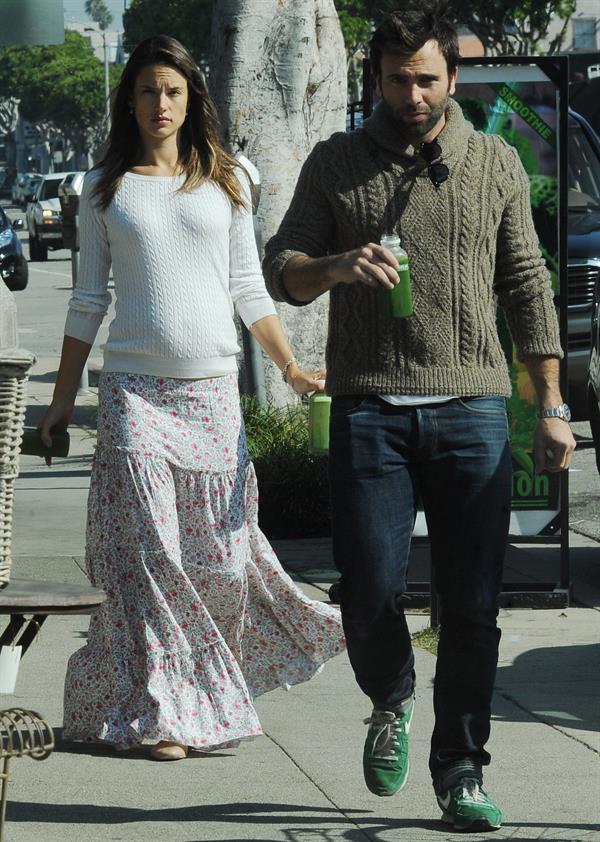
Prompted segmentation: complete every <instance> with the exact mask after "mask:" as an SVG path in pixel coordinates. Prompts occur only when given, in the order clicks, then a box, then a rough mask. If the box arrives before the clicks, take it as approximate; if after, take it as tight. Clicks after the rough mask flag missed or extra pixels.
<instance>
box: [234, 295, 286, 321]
mask: <svg viewBox="0 0 600 842" xmlns="http://www.w3.org/2000/svg"><path fill="white" fill-rule="evenodd" d="M236 309H237V311H238V314H239V317H240V319H241V320H242V321H243V322H244V324H245V325H246V327H247V328H249V327H250V325H253V324H254V322H257V321H258V320H259V319H264V318H265V316H274V315H276V314H277V310H276V309H275V305H274V304H273V300H272V299H271V298H270V297H269V296H268V295H262V296H261V297H260V298H254V299H250V300H247V299H246V300H245V301H237V302H236Z"/></svg>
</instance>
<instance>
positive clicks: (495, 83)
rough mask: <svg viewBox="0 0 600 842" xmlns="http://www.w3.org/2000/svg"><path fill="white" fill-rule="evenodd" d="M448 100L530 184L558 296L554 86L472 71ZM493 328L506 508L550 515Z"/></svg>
mask: <svg viewBox="0 0 600 842" xmlns="http://www.w3.org/2000/svg"><path fill="white" fill-rule="evenodd" d="M520 73H521V77H520ZM536 75H537V78H535V77H536ZM532 76H533V77H534V78H533V79H532ZM456 99H457V101H458V102H459V103H460V105H461V107H462V108H463V111H464V113H465V116H466V118H467V119H468V120H470V121H471V122H472V123H473V125H474V126H475V128H476V129H478V130H480V131H483V132H485V133H489V134H491V133H494V134H499V135H500V136H501V137H503V138H504V139H505V140H506V142H507V143H509V144H510V145H511V146H513V147H514V148H515V149H516V150H517V152H518V153H519V157H520V159H521V161H522V163H523V166H524V167H525V170H526V172H527V175H528V176H529V181H530V185H531V208H532V214H533V220H534V224H535V227H536V231H537V234H538V237H539V240H540V249H541V251H542V254H543V256H544V259H545V261H546V265H547V267H548V270H549V272H550V278H551V283H552V288H553V290H554V292H555V294H558V292H559V272H558V267H559V262H558V146H557V124H558V118H557V97H556V86H555V85H554V83H553V82H551V81H550V80H549V79H548V78H547V77H546V76H545V75H544V74H543V73H542V71H537V74H536V73H532V69H531V67H530V66H524V67H523V68H520V67H518V66H513V67H505V68H500V67H496V68H494V67H483V66H482V67H476V66H473V67H468V68H463V69H461V71H460V73H459V79H458V84H457V91H456ZM498 321H499V324H498V327H499V332H500V337H501V340H502V345H503V348H504V352H505V354H506V359H507V362H508V366H509V369H510V376H511V382H512V387H513V392H512V396H511V397H510V398H509V400H508V402H507V408H508V416H509V425H510V440H511V447H512V454H513V497H512V509H513V511H514V512H525V511H534V510H547V511H548V513H549V514H550V512H552V513H555V512H556V511H557V510H558V508H559V483H560V480H559V476H558V474H546V473H544V474H541V475H536V474H535V472H534V469H533V454H532V446H533V433H534V429H535V426H536V424H537V416H538V405H537V399H536V396H535V390H534V388H533V384H532V383H531V380H530V378H529V376H528V374H527V371H526V369H525V366H524V365H523V364H522V363H521V362H520V361H519V360H518V359H517V356H516V353H515V349H514V346H513V344H512V340H511V338H510V335H509V333H508V328H507V327H506V324H505V321H504V314H503V313H502V312H501V311H499V314H498ZM533 531H535V530H533Z"/></svg>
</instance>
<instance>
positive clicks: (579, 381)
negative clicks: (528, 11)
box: [567, 111, 600, 421]
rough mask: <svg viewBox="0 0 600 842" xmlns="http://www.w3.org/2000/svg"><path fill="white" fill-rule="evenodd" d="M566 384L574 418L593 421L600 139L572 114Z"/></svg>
mask: <svg viewBox="0 0 600 842" xmlns="http://www.w3.org/2000/svg"><path fill="white" fill-rule="evenodd" d="M567 172H568V177H567V181H568V191H569V192H568V204H569V213H568V229H567V230H568V245H567V255H568V284H569V288H568V325H569V326H568V358H567V362H568V381H569V404H570V406H571V410H572V413H573V419H574V420H578V421H580V420H586V419H587V418H588V417H589V410H590V402H589V399H588V383H587V380H588V377H587V371H588V362H589V357H590V343H591V339H590V326H591V322H592V308H593V300H594V289H595V288H596V287H597V285H598V283H599V280H600V139H599V138H598V135H597V134H596V133H595V132H594V130H593V129H592V127H591V126H590V124H589V123H588V122H587V120H585V119H584V118H583V117H581V115H579V114H576V113H575V112H574V111H570V112H569V146H568V165H567Z"/></svg>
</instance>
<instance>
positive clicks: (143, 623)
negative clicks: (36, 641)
mask: <svg viewBox="0 0 600 842" xmlns="http://www.w3.org/2000/svg"><path fill="white" fill-rule="evenodd" d="M257 513H258V495H257V488H256V478H255V474H254V469H253V466H252V464H251V462H250V460H249V458H248V452H247V447H246V439H245V433H244V426H243V422H242V419H241V415H240V407H239V395H238V390H237V378H236V377H235V375H228V376H225V377H219V378H211V379H207V380H192V381H191V380H178V379H168V378H157V377H149V376H145V375H135V374H121V373H106V374H103V375H102V376H101V380H100V413H99V419H98V446H97V449H96V453H95V456H94V464H93V468H92V478H91V485H90V496H89V502H88V524H87V550H86V564H87V572H88V575H89V578H90V580H91V582H92V583H93V584H94V585H96V586H97V587H99V588H102V590H104V591H105V593H106V594H107V600H106V602H105V604H104V605H103V606H102V607H101V608H100V609H99V610H98V611H97V612H96V613H94V614H93V616H92V619H91V622H90V629H89V636H88V642H87V644H86V645H85V646H84V647H82V648H81V649H79V650H78V651H77V652H75V653H74V654H73V655H72V657H71V659H70V660H69V665H68V669H67V677H66V684H65V709H64V720H65V722H64V736H65V738H66V739H73V740H104V741H107V742H110V743H112V744H114V745H116V746H118V747H121V748H125V747H128V746H132V745H135V744H136V743H139V742H141V741H142V740H144V739H151V740H173V741H175V742H178V743H181V744H183V745H189V746H191V747H196V748H198V749H200V750H209V749H213V748H216V747H218V746H223V745H226V744H227V743H230V742H233V741H237V740H240V739H244V738H248V737H252V736H255V735H258V734H261V733H262V730H261V726H260V722H259V721H258V717H257V715H256V711H255V710H254V707H253V704H252V700H253V699H254V698H255V697H256V696H258V695H260V694H261V693H265V692H267V691H268V690H272V689H274V688H275V687H289V686H290V685H292V684H297V683H299V682H302V681H306V680H307V679H309V678H310V677H311V676H313V675H314V674H315V673H316V672H317V671H318V670H319V668H320V667H321V665H322V664H323V663H324V662H325V661H326V660H327V659H329V658H331V657H333V656H334V655H336V654H337V653H339V652H340V651H341V650H342V649H343V647H344V639H343V632H342V627H341V619H340V615H339V612H338V610H337V609H336V608H335V607H333V606H329V605H326V604H325V603H321V602H316V601H313V600H311V599H309V598H308V597H306V596H305V595H304V594H303V592H302V591H301V590H300V589H299V588H298V587H297V586H296V585H295V584H294V583H293V582H292V580H291V579H290V578H289V576H288V575H287V574H286V573H285V572H284V571H283V569H282V567H281V565H280V564H279V561H278V560H277V558H276V556H275V554H274V552H273V550H272V548H271V547H270V545H269V543H268V542H267V540H266V538H265V537H264V535H263V534H262V532H261V531H260V529H259V527H258V521H257Z"/></svg>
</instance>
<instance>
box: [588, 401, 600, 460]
mask: <svg viewBox="0 0 600 842" xmlns="http://www.w3.org/2000/svg"><path fill="white" fill-rule="evenodd" d="M588 402H589V405H590V427H591V430H592V438H593V439H594V447H595V448H596V467H597V468H598V473H599V474H600V407H599V406H598V399H597V398H596V395H595V394H594V392H593V390H592V389H590V391H589V393H588Z"/></svg>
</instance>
